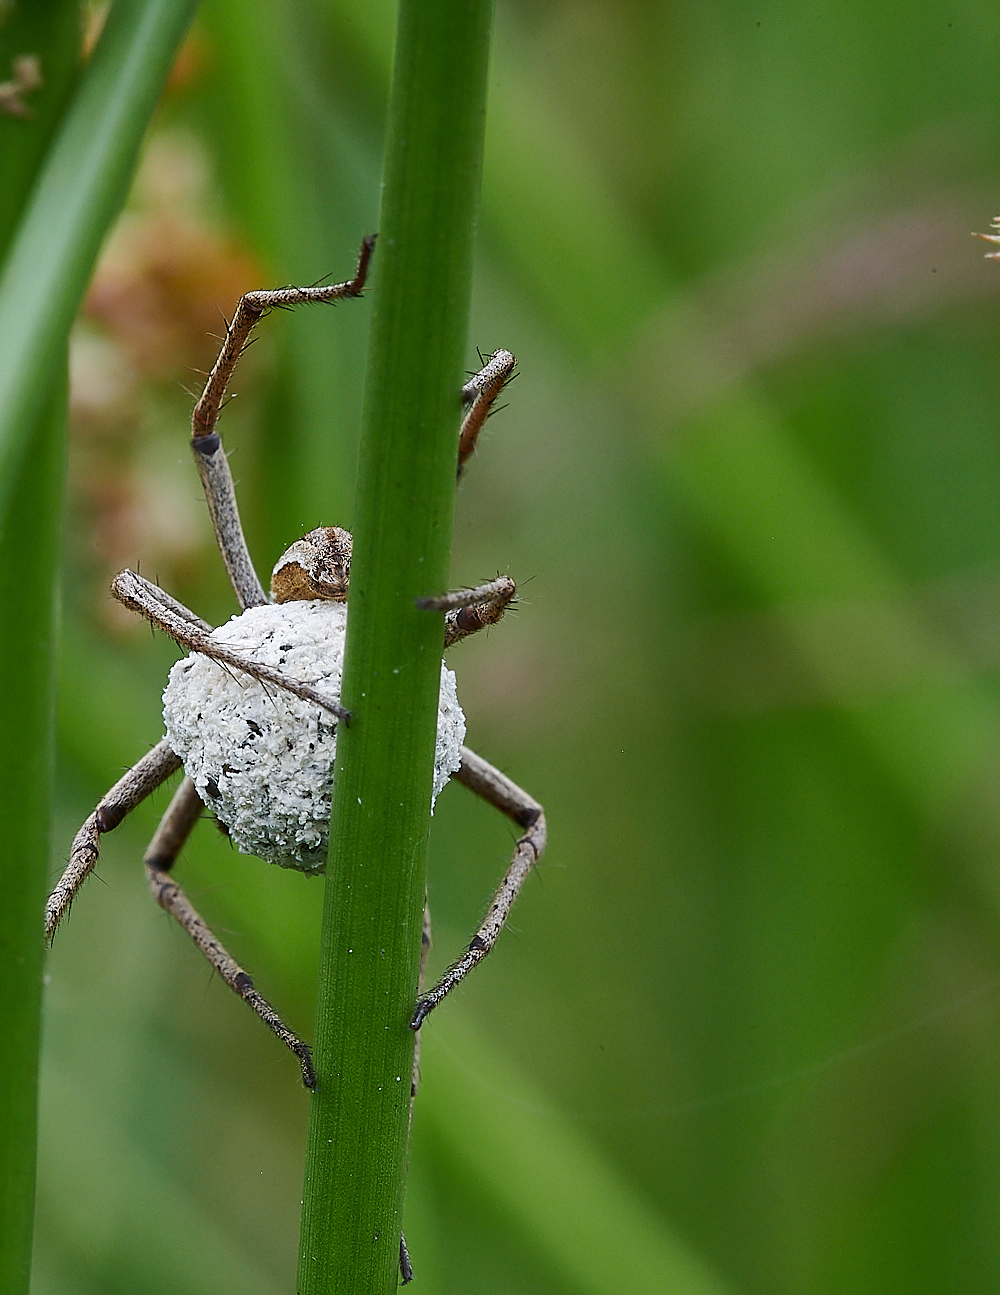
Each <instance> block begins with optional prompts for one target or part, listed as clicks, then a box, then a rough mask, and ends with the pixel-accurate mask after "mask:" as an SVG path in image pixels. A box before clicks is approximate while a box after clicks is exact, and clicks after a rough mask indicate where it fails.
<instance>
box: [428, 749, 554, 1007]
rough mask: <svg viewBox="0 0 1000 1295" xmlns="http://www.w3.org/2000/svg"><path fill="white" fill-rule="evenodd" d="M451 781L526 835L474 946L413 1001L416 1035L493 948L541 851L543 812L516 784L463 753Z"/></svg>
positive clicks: (543, 824) (463, 751)
mask: <svg viewBox="0 0 1000 1295" xmlns="http://www.w3.org/2000/svg"><path fill="white" fill-rule="evenodd" d="M455 778H456V779H457V780H458V781H459V782H461V783H464V784H465V786H466V787H468V788H469V790H470V791H474V792H475V793H476V795H477V796H482V798H483V800H486V801H489V803H490V804H491V805H495V806H496V807H497V809H499V810H501V811H502V812H503V813H504V814H506V815H507V816H508V818H512V819H513V820H514V822H515V823H517V824H518V826H519V827H523V828H524V829H525V832H524V835H523V836H522V837H521V838H520V839H519V840H518V842H517V844H516V845H515V846H514V857H513V859H512V860H511V863H510V867H509V868H508V869H507V872H506V875H505V876H504V879H503V881H502V882H501V883H500V886H499V889H498V890H497V892H496V894H495V895H494V896H493V902H492V903H491V904H490V907H489V911H488V912H487V914H486V916H485V918H484V919H483V922H482V925H481V926H480V928H479V930H478V931H477V932H476V934H475V935H474V936H473V937H472V943H471V944H470V945H469V947H468V950H467V951H466V952H465V953H464V954H463V955H462V957H461V958H459V960H458V961H457V962H455V963H453V964H452V965H451V966H450V967H449V968H448V970H447V971H446V972H445V973H444V975H443V976H442V977H441V979H440V980H439V981H438V983H437V984H436V985H435V986H434V988H433V989H432V990H430V992H429V993H426V994H422V995H421V997H420V998H419V999H418V1000H417V1006H416V1010H415V1011H414V1013H413V1019H412V1020H411V1021H410V1029H411V1030H419V1029H420V1026H421V1024H422V1022H423V1021H425V1020H426V1019H427V1016H428V1014H429V1013H430V1012H432V1011H433V1010H434V1008H435V1007H437V1005H438V1003H440V1002H441V1000H442V999H443V998H444V997H445V995H446V994H449V993H450V992H451V991H452V990H453V989H454V988H455V986H456V985H457V984H458V982H459V981H460V980H462V979H463V978H464V977H465V976H467V975H468V973H469V972H470V971H471V970H472V968H473V967H474V966H475V965H476V964H477V963H478V962H482V960H483V958H485V957H486V955H487V954H488V953H489V951H490V950H491V949H492V948H493V946H494V944H496V941H497V936H498V935H499V934H500V932H501V931H502V930H503V925H504V923H505V922H506V920H507V915H508V913H509V912H510V910H511V908H512V907H513V905H514V900H515V899H517V896H518V894H519V893H520V890H521V886H522V885H523V884H524V879H525V877H526V876H527V875H528V873H529V872H530V871H531V869H532V868H533V867H534V865H535V864H536V863H537V862H538V858H539V855H540V854H541V853H542V851H543V850H544V849H545V811H544V810H543V809H542V807H541V805H539V803H538V801H537V800H534V799H533V798H532V797H531V796H529V795H528V793H527V792H525V791H522V790H521V788H520V787H518V786H517V784H516V783H514V782H511V780H510V779H509V778H508V777H507V776H506V774H503V773H501V772H500V770H499V769H494V767H493V766H492V765H491V764H488V763H487V761H485V760H484V759H483V758H482V756H478V755H476V753H475V751H470V750H469V748H468V747H467V746H463V747H462V767H461V768H460V769H459V771H458V773H456V774H455Z"/></svg>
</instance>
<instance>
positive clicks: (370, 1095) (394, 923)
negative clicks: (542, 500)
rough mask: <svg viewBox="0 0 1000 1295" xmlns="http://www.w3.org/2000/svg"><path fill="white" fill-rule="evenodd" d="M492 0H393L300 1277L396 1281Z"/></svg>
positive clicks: (312, 1286)
mask: <svg viewBox="0 0 1000 1295" xmlns="http://www.w3.org/2000/svg"><path fill="white" fill-rule="evenodd" d="M492 11H493V4H492V0H402V3H401V5H400V15H399V27H398V32H397V44H396V66H395V72H394V76H393V90H392V100H391V104H390V116H389V125H388V138H387V145H386V149H387V151H386V164H385V187H384V193H383V202H382V212H381V221H380V237H379V245H378V252H377V262H378V270H377V286H376V292H375V302H374V312H373V317H372V334H371V344H370V350H369V360H368V373H367V385H366V393H365V412H364V424H363V430H362V446H361V462H360V475H359V482H358V499H357V508H356V527H355V548H354V563H353V567H352V572H351V594H350V604H349V606H350V616H349V623H348V638H347V656H346V662H345V672H344V683H343V698H344V701H345V703H346V704H347V706H348V707H349V708H350V709H351V711H352V712H353V715H354V719H353V721H352V723H351V726H350V728H344V727H343V726H342V727H341V731H340V734H339V737H338V748H337V762H336V771H335V781H334V806H333V820H332V823H333V828H332V832H331V844H330V867H329V873H328V879H327V883H326V887H327V890H326V903H325V912H324V924H323V940H322V954H321V971H320V1000H319V1009H318V1014H317V1025H316V1068H317V1072H318V1074H319V1079H320V1084H321V1089H320V1091H319V1092H318V1093H317V1094H316V1095H315V1096H314V1097H313V1099H312V1105H311V1111H310V1122H309V1147H308V1153H307V1162H306V1177H305V1194H304V1202H303V1215H302V1245H301V1255H300V1267H299V1292H300V1295H334V1292H336V1293H338V1295H382V1293H383V1292H385V1291H389V1290H394V1289H395V1286H396V1272H397V1260H398V1247H399V1232H400V1215H401V1209H402V1201H403V1187H404V1174H405V1161H406V1133H407V1114H408V1107H409V1092H410V1067H411V1063H412V1056H413V1035H412V1033H411V1032H410V1030H409V1028H408V1022H409V1017H410V1013H411V1011H412V1009H413V1005H414V1001H415V997H416V988H417V970H418V962H419V949H420V923H421V910H422V907H423V898H424V879H425V872H426V851H427V837H428V830H429V816H430V794H431V773H432V765H433V753H434V739H435V727H436V718H437V697H438V688H439V680H440V668H441V649H442V642H443V634H442V625H441V621H440V618H438V617H436V616H434V615H432V614H430V613H427V612H419V611H417V610H416V608H415V607H414V599H415V598H418V597H420V596H421V595H425V594H429V593H432V592H435V591H437V590H440V589H442V588H444V586H445V584H446V581H447V577H448V560H449V551H450V544H451V528H452V514H453V500H454V490H455V468H456V457H457V441H456V436H457V427H458V418H459V413H460V401H459V391H460V388H461V385H462V374H463V365H464V361H465V347H466V336H467V329H468V311H469V298H470V293H471V281H472V253H473V235H474V229H475V220H476V213H477V207H478V199H479V185H480V170H481V157H482V140H483V123H484V117H485V101H486V78H487V68H488V60H489V38H490V29H491V22H492Z"/></svg>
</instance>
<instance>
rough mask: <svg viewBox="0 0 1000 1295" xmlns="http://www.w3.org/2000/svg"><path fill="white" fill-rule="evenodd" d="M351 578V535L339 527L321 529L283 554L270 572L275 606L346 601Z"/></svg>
mask: <svg viewBox="0 0 1000 1295" xmlns="http://www.w3.org/2000/svg"><path fill="white" fill-rule="evenodd" d="M350 578H351V533H350V531H345V530H343V529H342V528H341V527H340V526H320V527H319V528H318V529H317V530H315V531H310V532H309V534H308V535H303V537H302V538H301V539H300V540H296V541H295V543H294V544H293V545H292V546H291V547H290V548H288V549H286V550H285V552H284V553H282V555H281V557H280V558H279V559H278V561H277V562H276V563H275V567H274V570H273V571H272V572H271V597H272V598H273V599H274V601H275V602H276V603H291V602H308V601H309V600H310V599H313V598H327V599H329V600H330V601H331V602H335V603H342V602H346V601H347V585H348V581H349V580H350Z"/></svg>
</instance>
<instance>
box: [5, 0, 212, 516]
mask: <svg viewBox="0 0 1000 1295" xmlns="http://www.w3.org/2000/svg"><path fill="white" fill-rule="evenodd" d="M196 7H197V0H117V3H116V4H115V5H114V6H113V7H112V10H111V12H110V14H109V15H108V19H107V22H106V23H105V26H104V31H103V32H102V34H101V38H100V40H99V41H98V43H97V48H96V49H95V50H94V53H93V55H92V57H91V60H90V65H89V67H88V68H87V72H86V75H85V76H84V77H83V79H82V80H81V82H80V86H79V89H78V90H77V92H76V94H75V95H74V97H73V100H72V102H71V103H70V104H69V107H68V109H67V111H66V113H65V115H64V117H63V119H62V122H61V123H60V126H59V130H58V132H57V134H56V136H55V139H54V140H53V143H52V146H51V148H50V149H49V151H48V154H47V156H46V158H45V164H44V166H43V167H42V169H41V172H40V174H39V178H38V183H37V185H36V186H35V188H34V191H33V193H32V196H31V201H30V203H29V204H28V207H27V209H26V210H25V213H24V216H23V218H22V220H21V223H20V225H19V227H18V231H17V234H16V236H15V238H14V241H13V244H12V245H11V248H10V252H9V254H8V256H7V259H6V262H5V265H4V273H3V278H2V280H0V525H2V517H3V514H4V513H5V512H6V509H7V507H8V505H9V503H10V498H11V493H12V491H13V488H14V482H15V480H16V479H17V473H18V470H19V467H20V465H21V463H22V462H23V461H24V457H25V453H26V451H27V447H28V443H29V440H30V438H31V435H32V432H33V429H34V427H35V425H36V423H37V420H38V418H39V417H40V416H41V413H42V410H43V409H44V408H45V406H46V404H47V402H48V400H49V399H50V396H51V382H52V375H53V373H54V372H55V371H57V370H58V367H59V362H60V360H59V357H60V356H61V354H62V350H63V347H64V346H65V343H66V336H67V334H68V332H69V329H70V325H71V324H72V322H73V317H74V316H75V314H76V311H77V308H78V307H79V304H80V301H81V299H82V297H83V293H84V290H85V289H86V286H87V283H88V281H89V279H90V274H91V270H92V269H93V265H94V261H95V260H96V258H97V253H98V251H99V250H100V246H101V242H102V241H103V239H104V236H105V234H106V233H107V231H108V228H109V227H110V225H111V222H112V221H113V220H114V218H115V217H116V216H117V215H118V211H119V209H120V207H121V205H122V203H123V202H124V200H125V196H126V193H127V192H128V185H129V182H130V180H131V178H132V172H133V170H134V168H135V162H136V158H137V157H138V153H139V145H140V144H141V143H142V137H143V135H144V134H145V133H146V127H147V125H148V124H149V119H150V117H151V116H152V115H153V110H154V109H155V107H156V104H157V101H158V99H159V97H160V92H161V90H162V89H163V85H164V82H165V81H166V79H167V75H168V74H169V72H170V68H171V66H172V64H173V60H174V56H175V55H176V53H177V48H178V46H179V44H180V42H181V40H182V39H183V37H184V33H185V32H186V31H187V28H188V25H189V24H190V22H191V19H192V18H193V16H194V11H195V9H196Z"/></svg>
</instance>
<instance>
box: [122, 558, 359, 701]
mask: <svg viewBox="0 0 1000 1295" xmlns="http://www.w3.org/2000/svg"><path fill="white" fill-rule="evenodd" d="M111 592H112V593H113V594H114V596H115V597H116V598H117V599H118V601H119V602H121V603H124V604H125V606H126V607H129V608H131V610H132V611H135V612H139V614H140V615H141V616H145V617H146V619H147V620H148V621H150V622H152V624H153V625H156V626H157V627H158V628H159V629H161V630H163V632H164V633H165V634H169V635H170V637H171V638H172V639H173V640H174V642H175V643H179V644H180V645H181V647H185V648H187V649H188V651H189V652H200V653H201V654H202V655H203V656H207V657H210V658H211V659H212V660H213V661H218V662H219V663H220V664H221V665H224V666H231V667H233V669H236V670H242V671H243V673H244V674H248V675H252V676H253V678H254V679H258V680H260V681H261V682H262V683H270V684H274V686H275V687H276V688H283V689H284V690H285V691H286V692H290V693H292V694H293V695H294V696H296V697H300V698H301V699H302V700H303V701H311V702H312V703H313V704H314V705H316V706H322V707H323V709H324V710H327V711H329V712H330V713H331V714H332V715H336V716H337V718H338V719H342V720H344V722H345V723H347V722H348V721H349V720H350V718H351V712H350V711H348V710H345V709H344V707H343V706H341V705H340V703H339V702H337V701H335V700H334V699H333V698H332V697H327V696H325V695H324V694H323V693H321V692H318V691H317V690H316V689H315V688H313V687H312V685H311V684H307V683H300V682H299V680H297V679H292V678H291V677H290V676H288V675H286V674H282V672H281V671H280V670H275V669H274V667H273V666H269V665H264V664H262V663H261V662H259V661H251V660H249V659H248V658H247V657H244V656H241V655H240V654H239V653H238V652H233V651H231V650H230V649H229V648H227V647H225V646H224V644H222V643H219V642H217V641H216V640H215V639H213V638H210V637H209V632H208V627H205V628H202V627H203V626H205V622H204V621H199V620H198V618H197V617H196V616H195V615H194V613H193V612H189V611H187V609H186V608H185V607H184V606H183V604H181V603H178V602H176V601H175V600H174V599H173V598H169V597H168V596H167V595H164V594H163V591H162V589H159V588H158V587H157V586H156V585H154V584H151V583H150V581H148V580H144V579H143V578H142V577H141V576H137V575H136V574H135V572H134V571H128V570H125V571H120V572H119V573H118V575H116V576H115V578H114V580H113V581H112V582H111ZM175 608H180V609H181V612H178V611H176V610H175ZM181 613H183V614H181Z"/></svg>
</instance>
